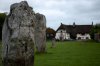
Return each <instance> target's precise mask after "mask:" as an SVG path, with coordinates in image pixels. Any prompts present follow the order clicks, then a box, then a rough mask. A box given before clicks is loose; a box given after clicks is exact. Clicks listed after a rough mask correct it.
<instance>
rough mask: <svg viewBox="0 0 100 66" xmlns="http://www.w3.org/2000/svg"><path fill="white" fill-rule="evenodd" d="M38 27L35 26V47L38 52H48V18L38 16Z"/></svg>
mask: <svg viewBox="0 0 100 66" xmlns="http://www.w3.org/2000/svg"><path fill="white" fill-rule="evenodd" d="M36 19H37V21H36V26H35V45H36V48H37V52H39V53H44V52H46V18H45V16H44V15H42V14H39V13H37V14H36Z"/></svg>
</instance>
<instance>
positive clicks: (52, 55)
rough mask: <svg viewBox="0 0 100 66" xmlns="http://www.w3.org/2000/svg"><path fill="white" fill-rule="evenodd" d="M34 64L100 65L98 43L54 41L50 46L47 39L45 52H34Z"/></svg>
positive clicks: (42, 65) (61, 65) (63, 65)
mask: <svg viewBox="0 0 100 66" xmlns="http://www.w3.org/2000/svg"><path fill="white" fill-rule="evenodd" d="M0 50H1V46H0ZM0 54H1V53H0ZM0 65H1V58H0ZM34 66H100V43H96V42H93V41H88V42H81V41H66V42H56V47H55V48H51V42H50V41H48V42H47V53H45V54H35V65H34Z"/></svg>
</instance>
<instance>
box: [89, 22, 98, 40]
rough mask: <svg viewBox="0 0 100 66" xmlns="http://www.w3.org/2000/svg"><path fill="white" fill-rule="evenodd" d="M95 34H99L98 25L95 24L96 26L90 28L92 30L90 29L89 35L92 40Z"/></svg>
mask: <svg viewBox="0 0 100 66" xmlns="http://www.w3.org/2000/svg"><path fill="white" fill-rule="evenodd" d="M96 33H100V24H99V23H98V24H96V25H94V26H93V27H92V29H91V32H90V34H91V38H92V39H94V34H96Z"/></svg>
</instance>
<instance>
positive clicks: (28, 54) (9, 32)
mask: <svg viewBox="0 0 100 66" xmlns="http://www.w3.org/2000/svg"><path fill="white" fill-rule="evenodd" d="M35 22H36V18H35V13H34V12H33V11H32V8H31V7H30V6H29V5H28V4H27V2H26V1H22V2H20V3H15V4H13V5H11V8H10V14H9V15H8V16H7V18H6V20H5V22H4V25H3V30H2V43H3V53H2V58H3V66H34V41H35V40H34V30H35V29H34V26H35Z"/></svg>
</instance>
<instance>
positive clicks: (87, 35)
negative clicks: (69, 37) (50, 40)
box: [76, 34, 91, 40]
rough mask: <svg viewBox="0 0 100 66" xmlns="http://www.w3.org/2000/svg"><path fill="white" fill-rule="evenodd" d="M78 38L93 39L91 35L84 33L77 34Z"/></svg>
mask: <svg viewBox="0 0 100 66" xmlns="http://www.w3.org/2000/svg"><path fill="white" fill-rule="evenodd" d="M78 38H81V39H83V40H85V39H87V38H88V39H91V37H90V35H89V34H84V35H82V34H77V37H76V39H78Z"/></svg>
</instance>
